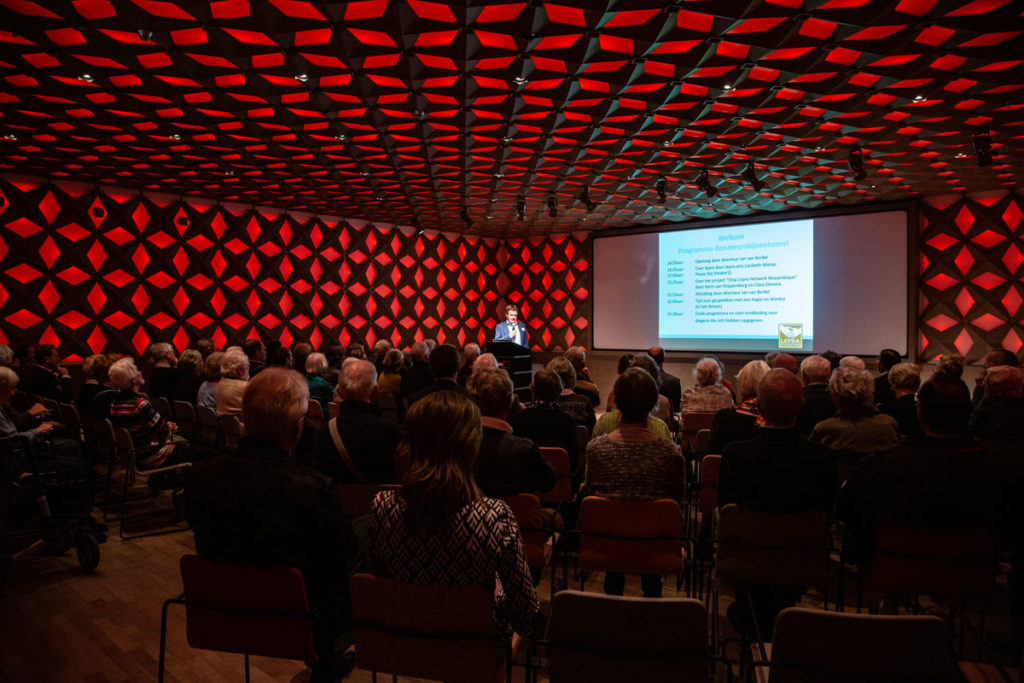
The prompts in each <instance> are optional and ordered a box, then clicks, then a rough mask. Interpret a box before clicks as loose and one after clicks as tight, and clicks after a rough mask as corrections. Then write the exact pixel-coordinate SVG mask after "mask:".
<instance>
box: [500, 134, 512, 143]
mask: <svg viewBox="0 0 1024 683" xmlns="http://www.w3.org/2000/svg"><path fill="white" fill-rule="evenodd" d="M501 141H502V142H504V143H505V144H506V145H507V144H509V143H510V142H512V138H510V137H508V136H507V135H506V136H505V137H503V138H502V139H501Z"/></svg>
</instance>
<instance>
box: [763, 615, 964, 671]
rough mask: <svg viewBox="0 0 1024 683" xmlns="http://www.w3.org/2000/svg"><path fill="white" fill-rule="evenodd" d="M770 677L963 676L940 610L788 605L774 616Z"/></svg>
mask: <svg viewBox="0 0 1024 683" xmlns="http://www.w3.org/2000/svg"><path fill="white" fill-rule="evenodd" d="M771 663H772V666H771V674H770V680H771V683H812V682H813V683H830V682H832V681H835V682H836V683H839V682H840V681H843V682H845V683H848V682H849V681H865V682H869V681H886V682H890V681H891V682H895V681H908V682H909V681H917V682H919V683H925V681H928V682H930V683H941V682H942V681H956V680H959V678H958V677H957V674H956V669H955V665H954V664H953V657H952V652H951V650H950V639H949V627H948V626H947V625H946V624H945V622H943V621H942V619H940V618H939V617H936V616H923V615H922V616H914V615H911V616H883V615H873V614H848V613H844V612H828V611H824V610H813V609H806V608H802V607H790V608H788V609H784V610H783V611H782V612H780V613H779V616H778V617H777V618H776V620H775V635H774V638H773V640H772V650H771Z"/></svg>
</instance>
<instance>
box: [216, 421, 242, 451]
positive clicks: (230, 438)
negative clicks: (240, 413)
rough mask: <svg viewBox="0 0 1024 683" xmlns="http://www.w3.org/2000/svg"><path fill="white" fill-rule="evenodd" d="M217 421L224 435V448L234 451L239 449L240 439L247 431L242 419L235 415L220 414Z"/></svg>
mask: <svg viewBox="0 0 1024 683" xmlns="http://www.w3.org/2000/svg"><path fill="white" fill-rule="evenodd" d="M217 422H218V424H219V425H220V433H221V435H222V436H223V437H224V449H225V450H227V451H229V452H232V453H233V452H235V451H236V450H238V439H239V438H241V436H242V435H243V434H244V433H245V432H244V430H243V429H242V421H241V420H239V419H238V417H237V416H235V415H218V416H217Z"/></svg>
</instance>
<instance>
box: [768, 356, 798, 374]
mask: <svg viewBox="0 0 1024 683" xmlns="http://www.w3.org/2000/svg"><path fill="white" fill-rule="evenodd" d="M775 368H780V369H782V370H789V371H790V372H792V373H793V374H794V375H795V374H796V373H797V365H796V358H794V357H793V356H791V355H790V354H788V353H780V354H779V355H777V356H775V362H774V363H773V364H772V369H773V370H774V369H775Z"/></svg>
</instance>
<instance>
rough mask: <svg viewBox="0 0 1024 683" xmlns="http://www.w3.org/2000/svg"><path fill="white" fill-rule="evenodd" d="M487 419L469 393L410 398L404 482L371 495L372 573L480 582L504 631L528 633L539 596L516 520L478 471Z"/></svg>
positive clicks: (432, 581) (441, 582) (440, 582)
mask: <svg viewBox="0 0 1024 683" xmlns="http://www.w3.org/2000/svg"><path fill="white" fill-rule="evenodd" d="M486 372H492V371H486ZM480 424H481V415H480V411H479V410H478V409H477V407H476V405H475V404H474V403H473V401H472V400H470V398H469V397H468V396H466V395H465V394H461V393H457V392H454V391H438V392H434V393H432V394H429V395H428V396H426V397H424V398H423V400H421V401H418V402H416V403H415V404H413V406H412V407H411V408H410V409H409V414H408V416H407V419H406V431H405V439H404V441H403V442H402V445H401V446H400V456H401V457H400V460H401V461H402V462H403V463H404V464H405V467H404V471H403V474H402V483H401V487H400V488H399V490H398V491H385V492H383V493H380V494H378V495H377V497H376V498H375V499H374V501H373V507H372V509H371V512H370V519H369V526H368V529H367V541H366V544H367V548H366V562H367V566H368V568H369V570H370V571H371V572H373V573H374V574H377V575H381V576H387V577H391V578H395V579H398V580H399V581H403V582H405V583H415V584H426V585H435V586H480V587H481V588H483V589H484V590H485V591H486V592H487V595H489V596H493V600H494V622H495V627H496V630H497V633H496V634H497V635H511V634H512V632H513V631H515V632H518V633H520V634H529V633H531V632H532V631H533V627H534V623H535V621H536V618H537V612H538V610H539V607H540V602H539V600H538V598H537V592H536V590H535V589H534V584H533V578H532V576H531V574H530V568H529V566H528V565H527V561H526V553H525V551H524V549H523V542H522V538H521V537H520V533H519V525H518V524H517V523H516V518H515V515H513V513H512V510H511V508H509V506H508V505H507V504H506V503H505V502H504V501H501V500H497V499H494V498H490V497H484V496H485V495H486V494H485V493H483V492H482V490H481V487H480V486H479V485H478V482H479V479H478V478H476V479H475V478H474V470H476V469H477V468H476V460H477V457H478V456H479V454H480V453H481V430H480ZM438 425H445V428H444V429H438ZM499 581H500V586H501V590H500V591H499V590H497V582H499Z"/></svg>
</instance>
